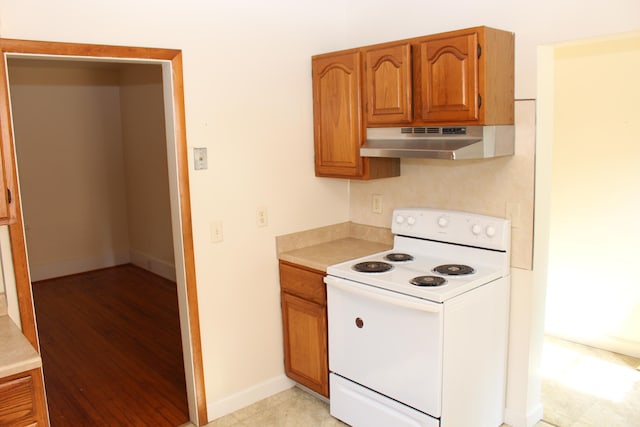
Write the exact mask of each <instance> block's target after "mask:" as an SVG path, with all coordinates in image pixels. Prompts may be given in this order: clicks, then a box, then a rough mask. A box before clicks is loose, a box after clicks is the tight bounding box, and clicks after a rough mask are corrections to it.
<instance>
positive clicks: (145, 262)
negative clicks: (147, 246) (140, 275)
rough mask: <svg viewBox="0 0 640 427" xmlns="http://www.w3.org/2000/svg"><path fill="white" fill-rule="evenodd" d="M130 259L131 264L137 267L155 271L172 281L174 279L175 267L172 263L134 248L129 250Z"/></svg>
mask: <svg viewBox="0 0 640 427" xmlns="http://www.w3.org/2000/svg"><path fill="white" fill-rule="evenodd" d="M130 259H131V261H130V262H131V264H133V265H135V266H137V267H140V268H142V269H144V270H147V271H150V272H152V273H155V274H157V275H158V276H160V277H164V278H165V279H167V280H171V281H172V282H175V281H176V267H175V265H173V264H172V263H169V262H167V261H163V260H161V259H158V258H155V257H153V256H151V255H148V254H145V253H142V252H139V251H134V250H131V252H130Z"/></svg>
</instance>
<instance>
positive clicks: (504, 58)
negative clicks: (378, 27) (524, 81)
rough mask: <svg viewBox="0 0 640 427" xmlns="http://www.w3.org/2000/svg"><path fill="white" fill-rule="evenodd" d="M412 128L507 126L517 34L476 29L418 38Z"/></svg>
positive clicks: (487, 28)
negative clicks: (515, 36)
mask: <svg viewBox="0 0 640 427" xmlns="http://www.w3.org/2000/svg"><path fill="white" fill-rule="evenodd" d="M414 51H415V52H416V55H417V56H419V59H416V58H414V61H415V62H417V64H416V66H415V68H414V72H415V75H416V76H417V77H416V78H415V79H414V85H415V86H414V88H415V91H416V92H417V94H416V95H415V96H414V109H415V110H416V111H415V112H414V114H415V116H416V118H415V120H414V122H413V123H412V124H413V125H417V126H420V125H427V126H429V125H431V126H433V125H456V124H470V125H509V124H513V120H514V115H513V110H514V34H513V33H511V32H508V31H502V30H497V29H494V28H489V27H475V28H469V29H465V30H459V31H451V32H448V33H442V34H436V35H433V36H425V37H420V38H418V39H416V44H415V45H414Z"/></svg>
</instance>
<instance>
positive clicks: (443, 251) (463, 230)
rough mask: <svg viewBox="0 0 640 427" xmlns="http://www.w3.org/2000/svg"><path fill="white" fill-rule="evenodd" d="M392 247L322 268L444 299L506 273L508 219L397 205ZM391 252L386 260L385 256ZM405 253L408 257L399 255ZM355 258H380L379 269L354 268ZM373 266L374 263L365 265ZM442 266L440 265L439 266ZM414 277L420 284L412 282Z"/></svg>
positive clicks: (361, 260)
mask: <svg viewBox="0 0 640 427" xmlns="http://www.w3.org/2000/svg"><path fill="white" fill-rule="evenodd" d="M392 231H393V232H394V234H395V237H394V246H393V248H392V249H390V250H387V251H384V252H379V253H377V254H373V255H369V256H365V257H361V258H357V259H353V260H349V261H345V262H343V263H340V264H335V265H331V266H329V267H328V268H327V274H329V275H332V276H336V277H340V278H343V279H347V280H352V281H356V282H359V283H362V284H365V285H370V286H376V287H379V288H382V289H387V290H390V291H393V292H399V293H402V294H405V295H409V296H414V297H417V298H422V299H425V300H429V301H434V302H444V301H446V300H448V299H450V298H453V297H455V296H457V295H460V294H462V293H465V292H468V291H469V290H472V289H474V288H477V287H478V286H482V285H484V284H487V283H489V282H492V281H494V280H496V279H499V278H501V277H504V276H508V275H509V269H510V266H509V264H510V253H509V248H510V233H509V231H510V222H509V221H508V220H505V219H502V218H494V217H487V216H481V215H475V214H468V213H465V212H456V211H442V210H433V209H398V210H395V211H394V216H393V223H392ZM389 254H394V256H393V257H392V259H391V260H389V259H387V258H385V257H386V256H387V255H389ZM396 254H408V255H410V256H411V257H412V258H413V259H412V260H409V261H401V260H396V259H401V258H403V256H399V255H396ZM358 263H367V264H372V263H386V264H388V265H390V266H391V268H390V269H388V271H383V272H359V271H356V270H355V269H354V268H353V266H354V265H356V264H358ZM447 264H454V265H455V266H454V267H452V268H450V270H454V271H453V272H454V273H464V272H465V271H464V270H467V269H469V270H472V272H471V273H470V274H459V275H446V274H442V273H440V272H437V271H434V269H435V268H436V267H438V266H442V265H447ZM365 267H371V269H374V270H375V267H377V266H375V265H371V266H369V265H365ZM445 270H446V269H445ZM421 276H427V277H426V278H424V277H423V278H422V279H420V280H419V282H420V283H421V286H418V285H415V284H412V283H411V281H412V279H414V278H416V277H421ZM442 279H444V280H445V282H444V284H442V285H439V286H436V285H438V284H439V283H440V282H442Z"/></svg>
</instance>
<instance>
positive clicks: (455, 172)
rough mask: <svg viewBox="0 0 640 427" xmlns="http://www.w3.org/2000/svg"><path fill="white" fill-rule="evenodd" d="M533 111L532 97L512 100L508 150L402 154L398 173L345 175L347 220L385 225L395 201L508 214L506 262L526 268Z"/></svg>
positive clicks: (530, 227)
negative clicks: (454, 155) (511, 148)
mask: <svg viewBox="0 0 640 427" xmlns="http://www.w3.org/2000/svg"><path fill="white" fill-rule="evenodd" d="M535 113H536V104H535V101H534V100H523V101H516V109H515V128H516V144H515V145H516V153H515V155H514V156H508V157H501V158H496V159H486V160H429V159H402V163H401V168H402V173H401V176H399V177H396V178H387V179H380V180H374V181H369V182H360V181H351V200H350V203H351V214H350V217H351V221H353V222H355V223H360V224H368V225H374V226H378V227H390V225H391V212H392V210H393V209H394V208H400V207H431V208H439V209H454V210H461V211H467V212H473V213H478V214H483V215H492V216H498V217H503V218H504V217H508V216H510V215H513V216H512V221H513V222H512V237H511V242H512V253H511V265H512V266H513V267H518V268H523V269H527V270H530V269H531V268H532V256H533V202H534V199H533V198H534V165H535ZM373 194H379V195H381V196H382V200H383V202H382V203H383V212H382V214H376V213H373V212H372V210H371V204H372V201H371V198H372V195H373ZM508 212H509V213H508Z"/></svg>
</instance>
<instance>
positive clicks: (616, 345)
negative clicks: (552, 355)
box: [545, 330, 640, 359]
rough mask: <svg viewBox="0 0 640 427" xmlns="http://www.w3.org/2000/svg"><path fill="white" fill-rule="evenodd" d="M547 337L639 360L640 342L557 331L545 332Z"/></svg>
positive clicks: (607, 336) (608, 336)
mask: <svg viewBox="0 0 640 427" xmlns="http://www.w3.org/2000/svg"><path fill="white" fill-rule="evenodd" d="M545 333H546V334H547V335H550V336H552V337H556V338H560V339H563V340H566V341H571V342H575V343H578V344H584V345H587V346H589V347H595V348H600V349H602V350H607V351H612V352H614V353H620V354H626V355H627V356H631V357H635V358H637V359H640V342H637V341H630V340H625V339H622V338H618V337H614V336H611V335H598V336H593V337H587V336H576V335H571V334H566V333H562V332H557V331H550V330H547V331H545Z"/></svg>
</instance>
